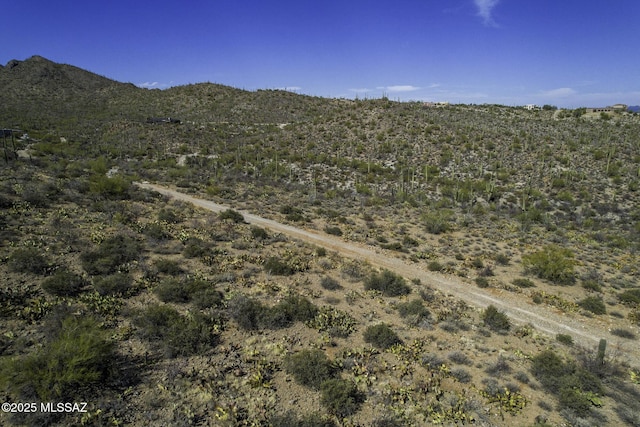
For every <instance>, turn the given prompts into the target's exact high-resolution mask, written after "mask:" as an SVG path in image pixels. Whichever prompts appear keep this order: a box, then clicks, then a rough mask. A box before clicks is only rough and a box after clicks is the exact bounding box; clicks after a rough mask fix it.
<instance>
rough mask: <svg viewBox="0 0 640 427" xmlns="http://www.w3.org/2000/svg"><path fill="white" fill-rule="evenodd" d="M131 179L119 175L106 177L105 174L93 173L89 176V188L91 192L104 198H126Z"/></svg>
mask: <svg viewBox="0 0 640 427" xmlns="http://www.w3.org/2000/svg"><path fill="white" fill-rule="evenodd" d="M130 187H131V179H129V178H126V177H124V176H121V175H114V176H112V177H107V176H106V175H105V174H94V175H92V176H91V177H90V178H89V190H90V191H91V193H92V194H94V195H96V196H100V197H103V198H106V199H127V198H128V197H129V188H130Z"/></svg>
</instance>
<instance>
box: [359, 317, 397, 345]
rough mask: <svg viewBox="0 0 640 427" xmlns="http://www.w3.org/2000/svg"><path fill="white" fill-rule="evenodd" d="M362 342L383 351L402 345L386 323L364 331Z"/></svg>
mask: <svg viewBox="0 0 640 427" xmlns="http://www.w3.org/2000/svg"><path fill="white" fill-rule="evenodd" d="M364 341H365V342H368V343H370V344H373V345H374V346H376V347H378V348H380V349H383V350H384V349H387V348H389V347H391V346H393V345H395V344H401V343H402V340H401V339H400V337H398V335H397V334H396V333H395V332H394V331H393V329H391V327H390V326H389V325H387V324H386V323H380V324H377V325H373V326H369V327H367V329H366V330H365V331H364Z"/></svg>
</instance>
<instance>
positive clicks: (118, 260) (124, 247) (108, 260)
mask: <svg viewBox="0 0 640 427" xmlns="http://www.w3.org/2000/svg"><path fill="white" fill-rule="evenodd" d="M141 250H142V246H141V245H140V244H139V243H138V242H137V241H136V240H135V239H133V238H131V237H129V236H127V235H124V234H118V235H116V236H113V237H109V238H107V239H105V240H104V241H102V243H100V245H99V246H98V248H97V249H96V250H94V251H90V252H86V253H84V254H82V255H81V256H80V260H81V262H82V267H83V268H84V269H85V271H86V272H87V273H89V274H91V275H105V274H111V273H115V272H116V271H118V268H119V267H121V266H122V265H123V264H126V263H128V262H131V261H134V260H136V259H138V258H139V257H140V251H141Z"/></svg>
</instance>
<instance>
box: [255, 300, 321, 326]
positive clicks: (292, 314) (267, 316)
mask: <svg viewBox="0 0 640 427" xmlns="http://www.w3.org/2000/svg"><path fill="white" fill-rule="evenodd" d="M317 313H318V308H317V307H316V306H315V305H313V304H312V303H311V302H310V301H309V300H308V299H306V298H304V297H301V296H299V295H288V296H286V297H285V298H284V299H283V300H282V301H280V302H279V303H278V304H276V305H274V306H273V307H271V308H263V310H262V313H261V315H260V317H259V323H260V324H261V325H264V327H267V328H270V329H274V328H286V327H288V326H290V325H291V324H292V323H294V322H306V321H309V320H312V319H313V318H314V317H315V316H316V314H317Z"/></svg>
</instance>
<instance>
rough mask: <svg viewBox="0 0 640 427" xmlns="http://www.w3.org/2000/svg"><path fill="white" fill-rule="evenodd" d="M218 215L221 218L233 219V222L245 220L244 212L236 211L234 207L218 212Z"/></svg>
mask: <svg viewBox="0 0 640 427" xmlns="http://www.w3.org/2000/svg"><path fill="white" fill-rule="evenodd" d="M218 217H219V218H220V219H221V220H225V219H228V220H231V221H232V222H235V223H236V224H237V223H243V222H244V216H242V214H241V213H240V212H238V211H234V210H233V209H227V210H225V211H222V212H220V213H219V214H218Z"/></svg>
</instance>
